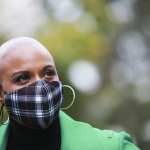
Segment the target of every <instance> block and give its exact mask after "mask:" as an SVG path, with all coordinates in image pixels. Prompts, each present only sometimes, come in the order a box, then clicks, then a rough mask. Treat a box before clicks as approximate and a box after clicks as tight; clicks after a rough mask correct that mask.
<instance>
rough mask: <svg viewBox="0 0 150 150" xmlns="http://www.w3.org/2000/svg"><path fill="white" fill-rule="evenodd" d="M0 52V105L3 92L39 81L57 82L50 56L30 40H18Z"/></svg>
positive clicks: (2, 101) (2, 99) (2, 100)
mask: <svg viewBox="0 0 150 150" xmlns="http://www.w3.org/2000/svg"><path fill="white" fill-rule="evenodd" d="M20 43H21V44H20ZM0 50H1V49H0ZM2 51H3V53H0V64H1V65H0V81H1V84H0V89H1V90H0V103H4V92H9V91H15V90H18V89H20V88H22V87H25V86H27V85H29V84H31V83H33V82H35V81H37V80H40V79H46V80H48V81H50V82H51V81H59V77H58V75H57V72H56V67H55V63H54V61H53V58H52V55H51V54H50V53H49V52H48V51H47V50H46V48H44V47H41V46H40V45H38V43H36V42H34V41H32V40H31V39H30V38H29V39H28V38H26V39H22V38H20V39H19V38H18V41H17V42H16V41H15V42H14V43H13V42H12V43H11V44H8V46H6V47H4V48H3V50H2Z"/></svg>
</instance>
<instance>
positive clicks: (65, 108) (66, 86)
mask: <svg viewBox="0 0 150 150" xmlns="http://www.w3.org/2000/svg"><path fill="white" fill-rule="evenodd" d="M63 87H65V88H69V89H70V90H71V91H72V94H73V98H72V101H71V103H70V104H69V105H68V106H67V107H63V108H61V109H62V110H67V109H69V108H70V107H71V106H72V105H73V103H74V102H75V97H76V95H75V91H74V89H73V88H72V87H71V86H69V85H63Z"/></svg>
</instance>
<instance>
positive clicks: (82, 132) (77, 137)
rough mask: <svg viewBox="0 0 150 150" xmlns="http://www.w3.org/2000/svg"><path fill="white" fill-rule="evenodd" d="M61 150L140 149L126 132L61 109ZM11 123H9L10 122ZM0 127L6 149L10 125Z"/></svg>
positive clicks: (1, 144)
mask: <svg viewBox="0 0 150 150" xmlns="http://www.w3.org/2000/svg"><path fill="white" fill-rule="evenodd" d="M59 117H60V126H61V150H139V149H138V148H137V147H136V146H135V145H134V144H133V143H132V140H131V138H130V136H129V135H128V134H127V133H125V132H120V133H116V132H114V131H109V130H99V129H96V128H93V127H92V126H91V125H89V124H87V123H83V122H78V121H75V120H73V119H72V118H71V117H69V116H68V115H67V114H65V113H64V112H62V111H60V114H59ZM8 124H9V123H8ZM8 124H7V125H2V126H1V127H0V150H6V144H7V139H8V134H9V133H8V131H9V130H8V128H9V125H8Z"/></svg>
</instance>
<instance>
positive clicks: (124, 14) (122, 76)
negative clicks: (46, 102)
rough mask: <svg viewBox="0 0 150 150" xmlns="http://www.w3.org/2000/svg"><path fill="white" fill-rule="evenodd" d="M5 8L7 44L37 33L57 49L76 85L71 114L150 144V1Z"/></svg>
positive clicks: (51, 0)
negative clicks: (11, 40) (127, 133)
mask: <svg viewBox="0 0 150 150" xmlns="http://www.w3.org/2000/svg"><path fill="white" fill-rule="evenodd" d="M0 10H1V13H0V43H1V44H2V43H3V42H5V41H6V40H8V39H10V38H13V37H17V36H31V37H33V38H36V39H37V40H39V41H40V42H42V43H43V44H44V45H45V46H46V47H47V48H48V49H49V51H50V52H51V53H52V55H53V56H54V59H55V62H56V66H57V69H58V74H59V76H60V78H61V80H62V82H63V84H69V85H71V86H72V87H73V88H74V89H75V92H76V99H75V103H74V104H73V106H72V107H71V108H70V109H68V110H67V111H66V112H67V113H68V114H69V115H71V116H72V117H73V118H74V119H76V120H80V121H84V122H88V123H90V124H92V125H93V126H95V127H97V128H101V129H113V130H116V131H121V130H125V131H127V132H129V133H130V134H131V136H132V137H133V138H134V140H135V142H137V144H138V146H139V147H140V148H141V149H143V150H149V149H150V67H149V65H150V50H149V48H150V1H149V0H61V1H60V0H43V1H42V0H24V1H20V0H13V1H10V0H0ZM64 95H65V101H64V103H63V107H65V106H67V105H68V104H69V103H70V102H71V101H72V92H71V91H70V90H69V89H65V90H64Z"/></svg>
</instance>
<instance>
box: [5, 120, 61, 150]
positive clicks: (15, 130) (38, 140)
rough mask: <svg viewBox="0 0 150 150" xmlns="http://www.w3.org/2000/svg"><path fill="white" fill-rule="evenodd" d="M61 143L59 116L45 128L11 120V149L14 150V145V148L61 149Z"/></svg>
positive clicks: (29, 149)
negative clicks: (33, 127)
mask: <svg viewBox="0 0 150 150" xmlns="http://www.w3.org/2000/svg"><path fill="white" fill-rule="evenodd" d="M60 143H61V134H60V122H59V118H57V119H56V120H55V121H54V122H53V123H52V124H51V126H50V127H49V128H47V129H44V130H43V129H38V130H37V129H30V128H26V127H24V126H22V125H20V124H18V123H16V122H15V121H13V120H11V121H10V136H9V140H8V145H11V150H13V149H12V146H13V147H14V150H24V149H25V150H27V149H28V150H34V149H36V150H59V149H60ZM19 148H20V149H19ZM8 150H9V149H8Z"/></svg>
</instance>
